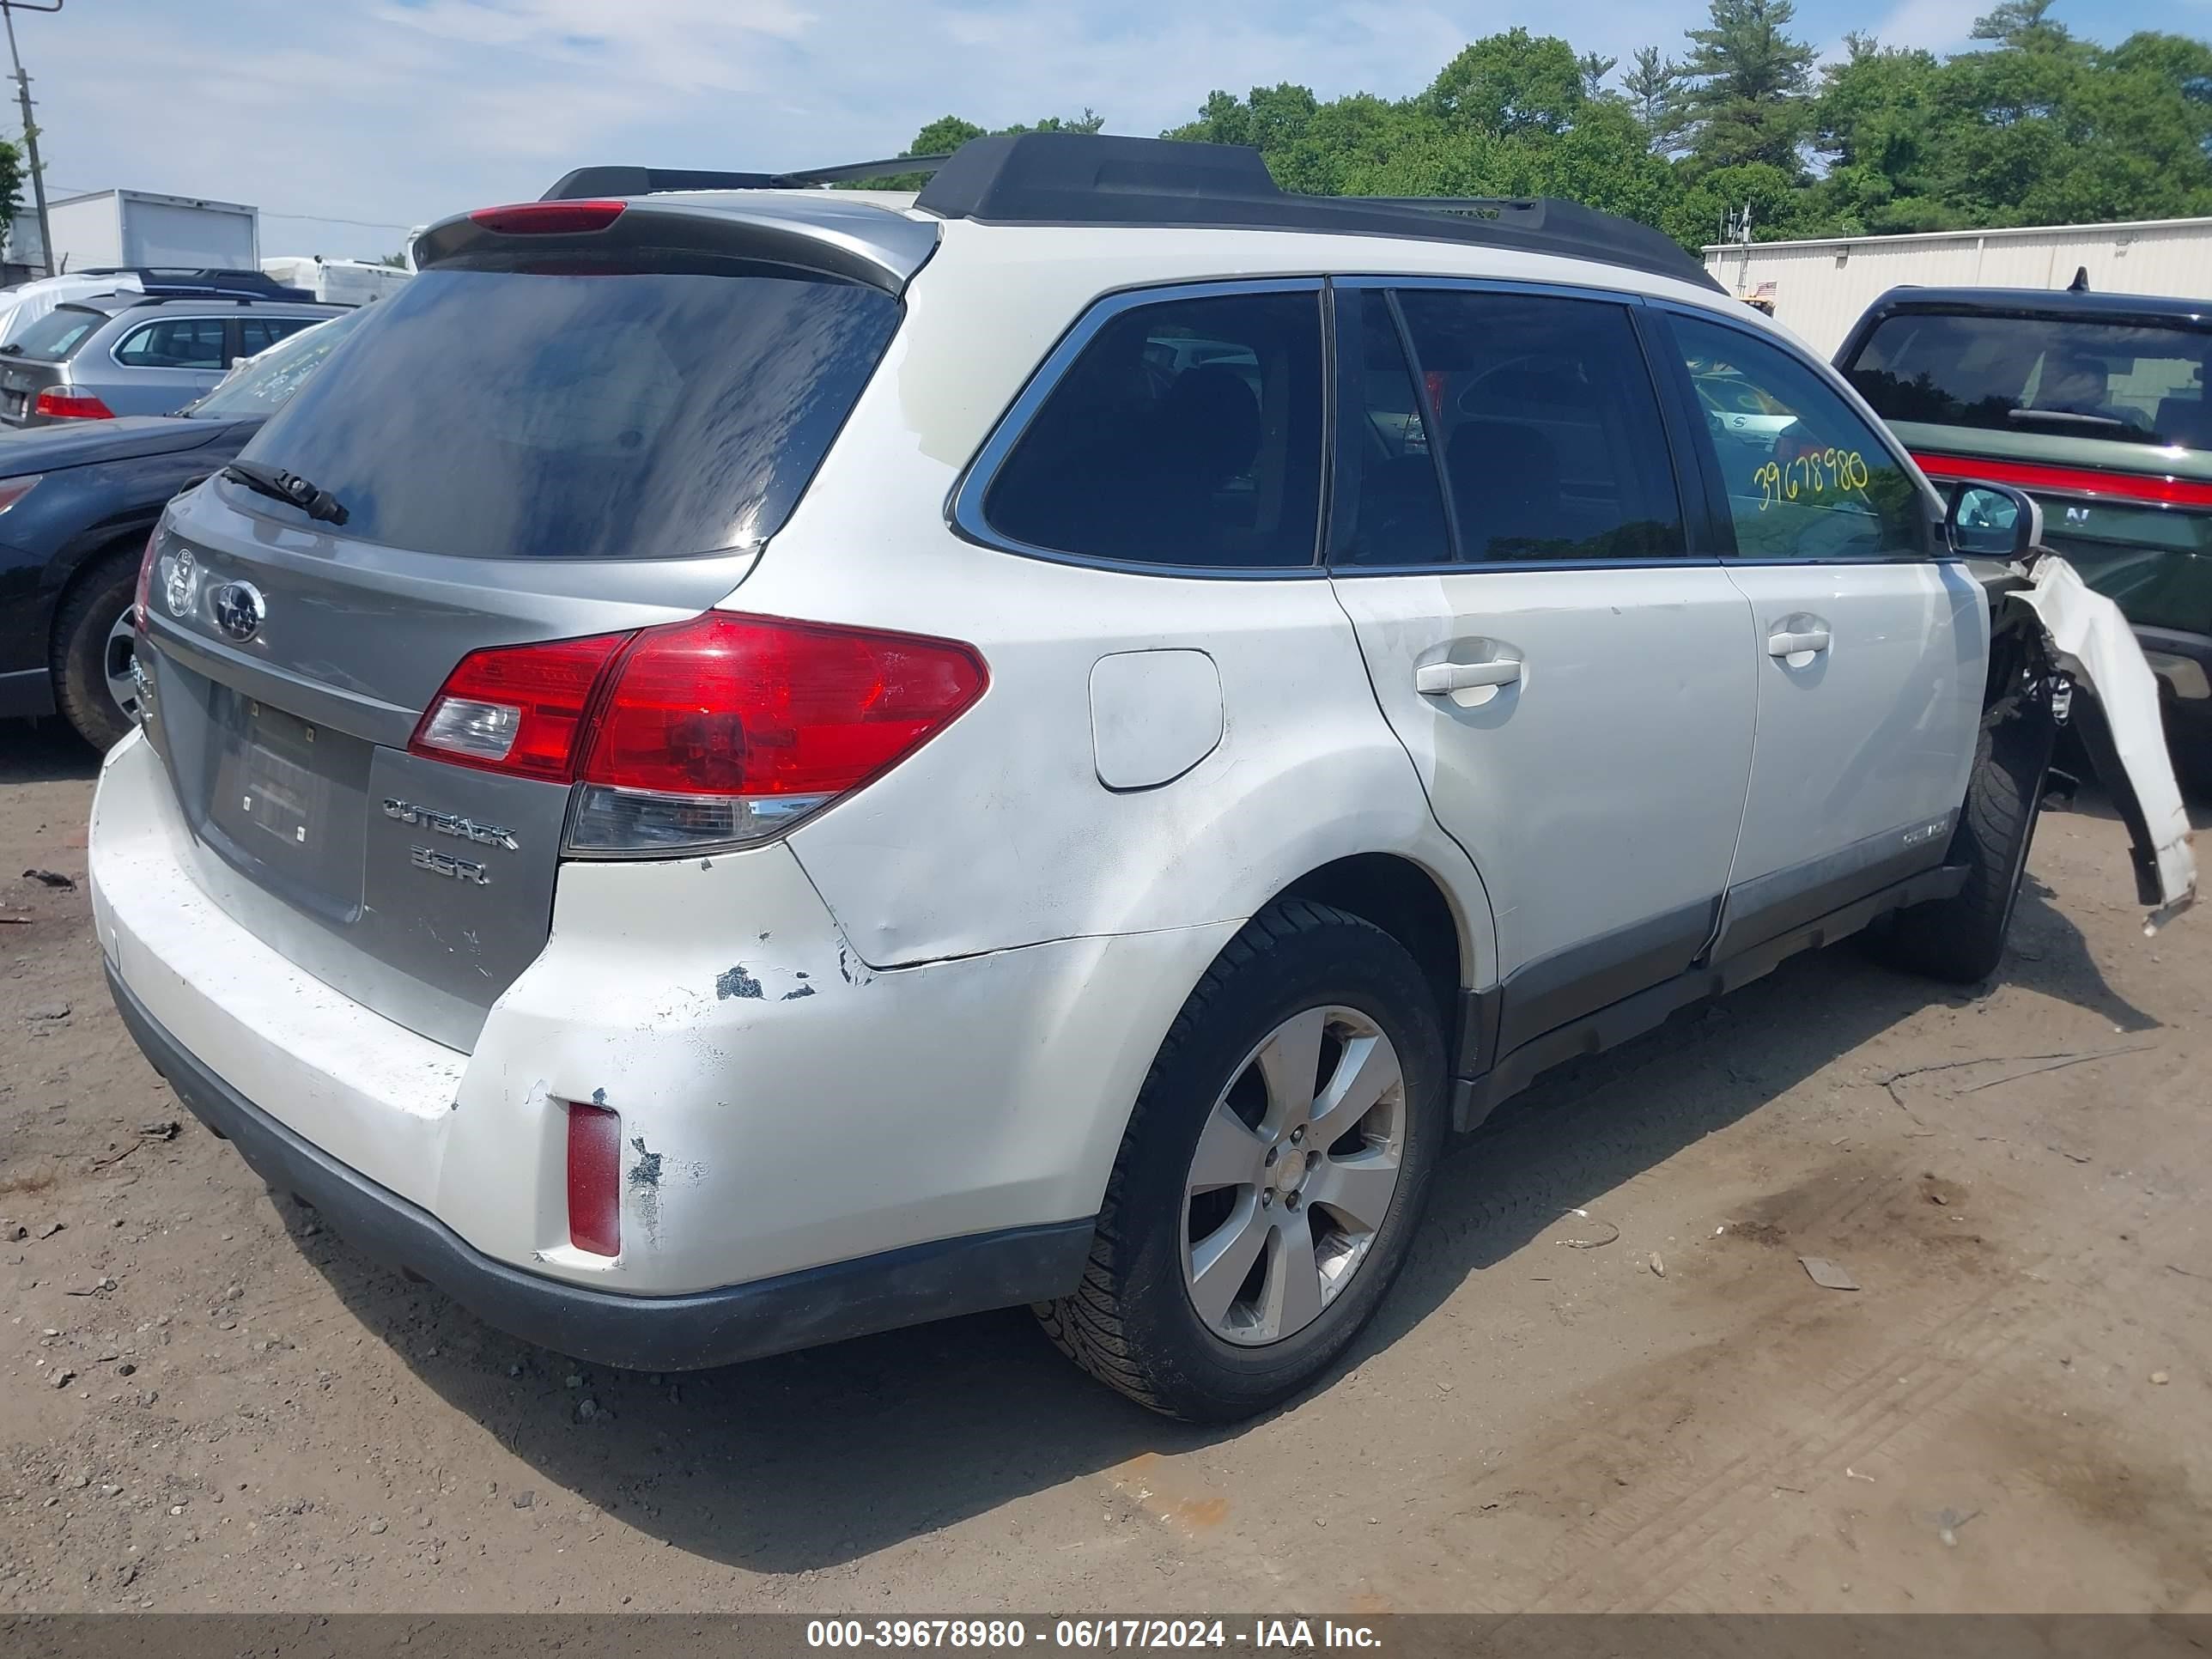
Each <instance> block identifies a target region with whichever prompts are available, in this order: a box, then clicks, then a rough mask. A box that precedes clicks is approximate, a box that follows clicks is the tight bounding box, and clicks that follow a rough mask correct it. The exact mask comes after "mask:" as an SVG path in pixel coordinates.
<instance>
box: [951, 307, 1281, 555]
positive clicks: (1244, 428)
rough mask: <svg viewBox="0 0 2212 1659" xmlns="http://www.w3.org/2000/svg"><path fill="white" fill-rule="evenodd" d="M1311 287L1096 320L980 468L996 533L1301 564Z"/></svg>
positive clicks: (1107, 551)
mask: <svg viewBox="0 0 2212 1659" xmlns="http://www.w3.org/2000/svg"><path fill="white" fill-rule="evenodd" d="M1321 413H1322V398H1321V301H1320V295H1318V294H1316V293H1311V292H1308V293H1298V294H1238V295H1222V296H1220V297H1219V298H1217V299H1201V300H1170V301H1161V302H1160V303H1158V304H1157V305H1148V306H1139V307H1135V308H1133V309H1132V310H1129V311H1125V312H1123V313H1121V314H1120V315H1118V316H1116V317H1114V318H1113V319H1110V320H1109V321H1108V322H1107V323H1106V324H1105V325H1104V326H1103V327H1102V328H1101V329H1100V330H1099V331H1098V332H1097V334H1096V335H1095V336H1094V337H1092V338H1091V342H1090V343H1089V344H1088V345H1086V346H1085V348H1084V349H1083V353H1082V355H1081V356H1079V357H1078V358H1077V359H1076V360H1075V362H1074V363H1073V365H1071V366H1070V367H1069V368H1068V370H1067V372H1066V374H1064V375H1062V376H1061V377H1060V381H1059V382H1058V384H1057V385H1056V386H1054V388H1053V390H1052V392H1051V395H1050V396H1049V397H1048V398H1046V399H1045V401H1044V404H1043V405H1042V407H1041V408H1040V409H1039V410H1037V412H1036V417H1035V418H1034V419H1033V420H1032V421H1031V422H1030V424H1029V426H1028V428H1026V429H1025V430H1024V432H1023V434H1022V435H1021V438H1020V440H1019V441H1018V442H1017V443H1016V444H1015V445H1014V447H1013V449H1012V452H1011V453H1009V454H1008V455H1007V457H1006V462H1005V464H1004V465H1002V466H1001V467H1000V469H999V472H998V475H997V477H995V478H994V479H993V481H992V483H991V486H990V489H989V491H988V493H987V495H985V496H984V499H983V515H984V517H985V519H986V520H988V521H989V523H990V526H991V527H992V528H993V529H994V530H995V531H997V532H999V533H1000V534H1001V535H1003V536H1007V537H1010V538H1012V539H1014V540H1016V541H1019V542H1025V543H1027V544H1030V545H1031V546H1035V547H1044V548H1050V549H1053V550H1055V551H1058V552H1063V553H1074V554H1080V555H1083V556H1086V557H1090V558H1099V559H1118V560H1128V561H1133V562H1139V563H1144V564H1182V565H1208V566H1220V567H1229V568H1259V567H1267V566H1289V565H1310V564H1311V563H1313V562H1314V547H1315V540H1316V520H1317V518H1318V515H1319V512H1320V501H1321V452H1322V436H1321V435H1322V420H1321Z"/></svg>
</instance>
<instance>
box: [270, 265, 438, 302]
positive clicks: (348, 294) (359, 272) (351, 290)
mask: <svg viewBox="0 0 2212 1659" xmlns="http://www.w3.org/2000/svg"><path fill="white" fill-rule="evenodd" d="M261 270H262V272H263V274H264V275H265V276H271V277H274V278H275V279H276V281H278V282H280V283H283V284H284V285H285V286H286V287H288V288H296V289H305V290H306V291H307V292H308V293H310V294H312V295H314V296H315V298H317V299H318V300H320V301H322V302H323V303H324V304H325V305H331V306H365V305H367V304H368V303H369V301H372V300H381V299H382V298H384V297H385V295H387V294H392V293H394V292H396V291H397V290H398V289H399V287H400V286H401V284H403V283H405V282H406V280H407V279H408V278H409V277H410V276H413V275H414V272H412V271H408V270H400V269H398V267H397V266H395V265H379V264H368V262H366V261H364V260H361V259H325V258H323V256H322V255H321V254H319V253H314V254H287V255H283V256H280V257H278V258H271V259H264V260H263V261H262V262H261Z"/></svg>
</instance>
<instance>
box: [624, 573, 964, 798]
mask: <svg viewBox="0 0 2212 1659" xmlns="http://www.w3.org/2000/svg"><path fill="white" fill-rule="evenodd" d="M983 685H984V673H983V664H982V660H981V658H979V657H977V656H976V654H975V653H974V652H973V651H971V650H970V649H969V647H966V646H964V645H957V644H954V643H952V642H951V641H945V640H927V639H917V638H915V637H914V636H913V635H904V634H874V633H864V632H862V631H861V630H860V629H850V628H828V627H821V626H817V625H813V624H809V623H786V622H766V621H763V620H761V619H760V618H758V617H732V616H728V615H726V614H724V613H721V612H719V611H710V612H708V614H707V615H706V616H704V617H700V618H698V619H697V620H696V622H688V623H678V624H677V625H675V626H674V627H671V628H653V629H647V630H646V631H645V632H643V633H641V634H640V635H638V636H637V642H636V643H635V645H633V646H632V647H630V648H629V651H628V652H627V653H624V655H623V659H622V662H621V664H620V665H619V666H618V668H617V671H616V676H615V683H614V689H613V690H612V691H611V693H610V694H609V696H608V697H607V702H606V706H605V708H604V709H603V710H601V712H600V714H599V718H598V720H595V721H594V722H593V724H592V744H591V748H590V750H589V751H588V752H587V754H586V757H585V760H584V767H583V773H582V779H583V781H584V782H586V783H597V784H605V785H607V786H609V787H612V788H617V789H646V790H663V791H668V792H672V793H684V794H704V795H836V794H842V793H844V792H845V791H846V790H848V789H854V788H857V787H860V785H861V784H863V783H866V781H868V780H869V779H870V778H872V777H873V776H874V775H876V774H877V773H878V772H880V771H882V770H883V769H884V768H885V767H887V766H889V765H890V764H891V763H892V762H894V761H896V760H898V759H900V758H902V757H904V756H905V755H907V754H908V753H909V752H910V751H912V750H914V749H915V748H916V747H917V746H919V745H920V744H922V743H923V742H925V741H926V740H927V738H930V737H931V736H933V734H934V733H935V732H938V731H939V729H940V728H941V727H943V726H945V724H946V723H947V722H949V721H950V720H952V719H953V718H954V717H955V716H956V715H957V714H959V713H960V712H961V710H963V709H964V708H967V707H968V705H969V703H971V702H975V699H976V698H977V697H978V696H981V694H982V690H983Z"/></svg>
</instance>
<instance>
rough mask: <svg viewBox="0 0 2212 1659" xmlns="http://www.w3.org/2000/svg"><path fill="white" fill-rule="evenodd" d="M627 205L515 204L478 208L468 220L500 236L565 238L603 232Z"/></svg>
mask: <svg viewBox="0 0 2212 1659" xmlns="http://www.w3.org/2000/svg"><path fill="white" fill-rule="evenodd" d="M628 205H629V204H628V203H626V202H518V203H516V204H514V205H513V206H512V207H488V208H478V209H477V210H476V211H475V212H474V213H471V215H469V218H470V219H471V221H472V222H475V223H477V224H479V225H482V226H483V228H485V229H486V230H495V231H497V232H498V233H499V234H501V235H502V236H568V235H574V234H576V233H578V232H580V231H587V230H605V228H607V227H608V226H609V225H611V224H612V223H614V222H615V221H616V220H617V219H619V218H621V217H622V215H623V208H625V207H627V206H628Z"/></svg>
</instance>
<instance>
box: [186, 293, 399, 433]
mask: <svg viewBox="0 0 2212 1659" xmlns="http://www.w3.org/2000/svg"><path fill="white" fill-rule="evenodd" d="M367 317H368V309H367V307H363V308H362V309H361V310H359V311H349V312H348V313H346V314H345V315H344V316H343V317H338V318H335V319H332V320H331V321H330V322H327V323H324V324H322V325H319V327H316V328H314V329H313V330H311V331H304V332H302V333H300V334H297V335H295V336H294V337H293V338H292V339H291V340H290V341H289V342H287V343H285V344H284V349H283V350H281V351H276V350H272V351H270V354H269V355H268V356H265V357H263V358H260V359H258V360H257V361H256V362H252V363H249V364H247V365H246V367H245V368H241V369H240V370H238V371H237V372H236V373H234V374H232V375H231V376H230V378H229V379H228V380H225V381H224V382H223V383H222V385H221V386H217V387H216V389H215V390H214V391H212V392H209V393H208V395H207V396H206V397H204V398H201V399H200V400H199V401H198V402H197V403H196V404H192V405H191V407H190V408H189V409H187V410H185V411H184V412H185V414H187V415H189V416H191V417H192V418H193V419H194V420H204V421H232V420H244V419H248V418H250V417H252V416H257V415H266V414H268V413H269V412H270V410H274V409H276V408H277V407H279V406H280V405H281V404H286V403H289V401H290V400H291V398H292V394H293V393H294V392H297V391H298V390H299V389H300V388H301V386H305V385H306V384H307V377H308V376H309V375H311V374H313V373H314V372H315V371H316V370H317V369H319V368H321V367H322V366H323V362H324V360H325V359H326V358H327V357H329V356H330V355H331V352H332V351H334V350H336V349H337V346H338V344H339V343H340V342H341V341H343V339H345V337H347V336H348V335H349V334H351V333H352V332H353V331H354V330H355V329H356V328H358V327H359V326H360V325H361V324H362V320H363V319H365V318H367Z"/></svg>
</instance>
